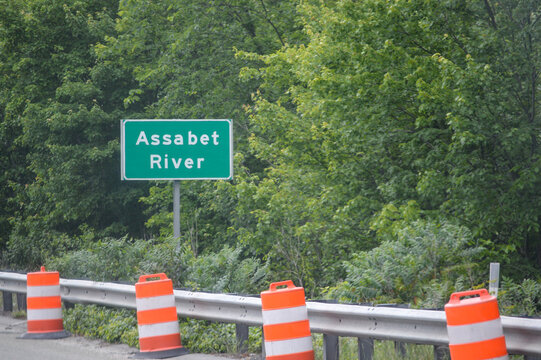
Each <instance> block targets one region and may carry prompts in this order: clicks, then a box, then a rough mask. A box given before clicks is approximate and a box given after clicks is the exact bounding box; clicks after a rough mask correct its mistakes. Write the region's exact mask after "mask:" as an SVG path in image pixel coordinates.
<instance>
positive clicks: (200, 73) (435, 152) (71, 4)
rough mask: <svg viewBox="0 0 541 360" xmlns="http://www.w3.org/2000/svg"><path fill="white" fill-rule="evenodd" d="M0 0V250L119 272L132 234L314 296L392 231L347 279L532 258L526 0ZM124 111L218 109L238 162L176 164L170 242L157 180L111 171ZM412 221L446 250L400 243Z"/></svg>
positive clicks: (532, 102) (164, 255) (173, 255)
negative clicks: (196, 176) (177, 194)
mask: <svg viewBox="0 0 541 360" xmlns="http://www.w3.org/2000/svg"><path fill="white" fill-rule="evenodd" d="M0 5H2V6H0V93H1V95H2V96H0V169H1V171H0V249H1V250H2V261H3V263H5V264H8V265H10V266H12V267H19V268H36V267H37V266H38V265H40V264H41V263H43V262H47V261H49V262H50V263H52V264H57V265H58V266H65V267H66V269H71V270H74V269H72V268H70V266H68V265H69V264H78V263H79V261H80V260H82V259H84V258H85V257H87V256H88V257H89V258H92V263H95V264H98V265H96V266H97V268H99V267H101V266H104V265H103V264H101V263H99V261H98V259H99V257H100V256H101V255H100V254H105V253H106V254H107V255H111V256H113V255H114V254H117V255H118V258H114V259H111V261H112V263H114V264H117V268H115V269H112V270H111V271H113V270H118V274H117V275H118V277H119V278H120V277H127V276H128V274H132V273H134V272H135V271H136V269H135V268H133V267H130V265H128V264H127V263H126V262H125V261H124V260H123V259H122V258H123V257H125V256H133V257H134V258H137V259H139V260H140V261H141V263H140V264H139V265H138V266H139V267H138V268H137V270H144V271H151V270H153V269H156V268H157V267H158V266H160V265H163V266H167V267H169V268H171V269H176V271H178V272H188V273H190V274H191V276H193V279H194V280H193V281H194V284H195V285H194V286H202V287H204V288H208V289H213V290H216V291H241V290H242V287H239V286H237V285H238V284H239V283H243V282H245V283H246V284H247V289H249V290H250V291H254V292H257V288H258V287H259V286H262V281H263V279H265V280H267V279H268V278H267V275H269V274H270V275H269V276H271V277H272V278H273V279H274V278H276V279H277V280H282V279H285V278H291V279H293V280H294V281H295V282H296V283H297V284H298V285H302V286H305V287H306V288H307V293H308V294H309V295H310V296H316V295H318V294H321V293H322V292H323V291H324V290H323V289H325V288H333V289H334V288H335V287H336V286H337V284H344V281H345V280H347V281H348V283H358V284H359V283H363V282H364V281H365V280H366V281H368V280H369V279H368V280H367V278H365V277H363V276H365V275H363V274H360V273H359V271H360V270H359V269H364V268H366V267H367V266H381V267H383V269H387V268H386V264H387V263H388V262H389V261H392V258H393V255H392V254H394V253H400V254H401V255H400V259H398V260H396V265H397V266H399V267H404V268H405V270H403V271H400V273H396V272H390V273H389V274H390V275H389V276H388V277H392V278H393V279H385V280H389V281H391V283H392V284H394V285H393V286H394V287H392V286H391V287H389V286H390V285H389V286H388V285H384V284H383V283H381V284H379V285H378V286H379V288H378V289H386V290H381V292H378V291H380V290H377V291H375V290H374V291H375V292H374V291H373V292H372V293H371V294H372V295H369V294H368V292H367V293H366V294H364V293H363V294H360V293H358V294H357V295H355V296H354V295H352V296H351V299H361V300H363V301H364V300H368V299H369V298H370V296H375V297H388V298H389V299H399V300H400V301H413V298H416V297H420V296H425V297H427V298H429V297H431V296H432V295H434V294H436V293H438V294H446V292H448V291H449V289H451V288H453V287H454V288H458V287H459V286H458V285H460V284H458V285H457V281H458V280H457V278H456V277H454V278H452V279H451V278H449V279H446V278H445V277H446V276H448V273H447V272H446V271H444V270H441V269H448V268H450V267H453V264H454V266H456V268H461V269H463V268H468V266H469V264H470V263H472V262H474V259H475V261H477V262H478V263H480V266H482V265H483V264H484V262H486V261H488V259H489V258H490V260H491V261H500V262H502V263H503V264H504V265H505V266H504V267H503V268H504V269H506V270H505V271H507V272H508V274H506V275H508V276H509V277H510V278H512V279H520V280H522V277H524V276H525V274H527V275H528V276H530V275H532V276H534V275H533V274H535V273H536V271H537V270H538V269H539V267H541V258H540V257H539V254H541V229H540V226H539V224H540V222H541V205H540V204H541V201H540V200H541V199H540V194H541V193H540V192H539V190H538V189H539V188H540V185H541V176H540V175H541V158H540V155H541V150H540V148H541V146H540V142H541V139H540V130H541V129H540V126H541V125H540V120H541V119H540V111H539V102H540V100H539V91H540V86H539V71H540V70H539V69H540V67H541V63H540V61H541V56H539V55H540V46H541V40H540V36H541V21H540V20H539V18H540V16H541V8H540V4H539V2H538V1H535V0H486V1H473V0H410V1H401V0H363V1H354V0H335V1H326V2H322V1H313V0H296V1H279V0H212V1H209V0H195V1H193V0H191V1H187V0H156V1H154V0H153V1H150V0H138V1H133V0H120V1H116V0H99V1H93V2H82V1H78V0H69V1H62V2H61V1H57V0H50V1H44V0H26V1H22V0H10V1H6V0H0ZM122 118H232V119H233V123H234V134H235V152H236V153H235V178H234V180H233V181H231V182H223V181H220V182H210V181H198V182H196V181H191V182H183V183H182V186H181V193H182V194H181V229H182V237H181V239H180V243H181V244H174V245H173V244H172V243H170V240H169V236H170V235H171V229H172V200H171V186H170V184H168V183H165V182H156V183H143V182H122V181H121V180H120V176H119V123H120V119H122ZM429 238H435V239H437V240H438V243H439V244H440V245H441V247H439V248H438V249H439V250H438V251H440V252H443V251H444V249H446V250H445V251H449V254H448V255H449V257H448V258H445V259H444V260H442V261H443V262H442V263H437V262H436V265H434V264H435V263H434V262H432V261H435V259H433V258H431V257H430V256H429V255H427V256H425V257H422V260H419V259H420V258H419V259H417V260H416V259H413V258H412V257H411V256H410V255H408V254H409V253H408V252H410V251H412V252H413V253H418V254H419V256H421V255H422V250H426V249H423V248H422V244H424V243H425V241H426V239H429ZM115 239H116V240H115ZM140 239H142V240H140ZM451 239H455V240H456V241H457V243H456V244H454V245H453V244H451V243H449V241H451ZM141 241H142V242H148V243H150V244H156V246H155V247H154V248H147V247H146V245H145V246H143V243H142V242H141ZM136 245H137V246H141V247H140V248H138V247H137V246H136ZM455 245H456V246H455ZM133 246H135V247H133ZM123 248H126V249H123ZM128 248H130V249H131V250H130V251H132V252H130V251H128V250H127V249H128ZM179 249H182V251H181V252H179V251H180V250H179ZM479 249H483V250H479ZM136 250H137V251H136ZM126 251H127V252H126ZM138 251H141V252H138ZM142 251H147V252H148V254H147V255H144V254H143V253H142ZM470 252H472V255H471V257H465V256H461V254H462V255H464V254H470ZM145 256H146V257H145ZM370 256H374V259H371V258H370ZM423 256H424V255H423ZM466 258H467V259H466ZM178 259H181V261H180V260H179V265H178V266H177V268H175V265H174V263H175V262H176V261H177V260H178ZM188 259H189V260H188ZM376 259H380V260H381V259H387V260H381V261H383V263H377V261H376ZM55 261H56V262H55ZM371 261H376V263H372V262H371ZM378 261H379V260H378ZM417 262H419V263H417ZM263 264H264V265H263ZM423 266H427V267H429V268H431V269H432V268H434V267H436V268H438V269H440V270H441V271H440V270H438V271H434V272H433V274H434V278H435V279H436V280H435V281H437V279H442V281H443V282H442V283H445V284H448V285H449V286H448V287H446V288H443V287H441V288H439V289H436V286H435V283H433V282H432V280H433V279H432V278H431V277H430V276H428V275H427V276H424V275H423V274H424V272H423V271H424V270H423V269H424V268H423ZM431 266H432V267H431ZM224 269H225V270H224ZM87 270H88V273H87V275H88V274H92V276H94V275H95V276H99V273H98V272H97V270H96V269H94V268H90V267H87ZM222 270H223V271H224V272H223V273H221V271H222ZM237 272H238V273H237ZM355 274H357V275H355ZM366 274H370V279H372V280H373V279H376V275H374V274H372V273H371V272H366ZM408 274H409V275H408ZM83 275H84V274H81V275H80V276H83ZM222 275H223V276H222ZM406 275H408V276H410V275H411V276H413V277H415V276H417V277H418V278H416V279H410V278H403V279H402V278H401V276H406ZM421 275H423V276H421ZM425 275H426V274H425ZM221 276H222V277H221ZM366 276H368V275H366ZM411 276H410V277H411ZM472 276H473V277H472V279H469V280H468V285H472V284H474V283H475V282H476V281H478V282H479V283H481V282H483V281H484V280H483V279H480V278H479V279H478V278H477V277H482V276H481V275H472ZM401 279H402V280H401ZM447 280H448V281H447ZM179 281H180V280H179ZM374 281H375V280H374ZM400 281H402V283H403V286H398V287H397V286H395V285H396V283H397V282H400ZM459 282H460V281H459ZM182 283H184V282H182ZM417 283H418V284H419V285H418V286H417V285H416V284H417ZM179 284H180V282H179ZM358 284H357V285H358ZM524 284H526V285H528V284H529V283H527V282H525V283H524ZM425 286H428V288H430V289H432V290H430V291H428V290H426V289H427V287H425ZM442 286H443V285H442ZM391 288H392V289H391ZM390 289H391V290H390ZM367 291H368V290H367ZM516 292H518V290H517V291H516ZM434 296H436V295H434ZM434 299H435V298H434ZM415 301H417V300H415ZM427 301H428V300H427ZM436 302H437V301H435V303H436ZM418 303H419V304H420V303H422V301H420V300H419V301H418Z"/></svg>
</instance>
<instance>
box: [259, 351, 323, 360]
mask: <svg viewBox="0 0 541 360" xmlns="http://www.w3.org/2000/svg"><path fill="white" fill-rule="evenodd" d="M266 359H267V360H314V351H305V352H300V353H295V354H287V355H275V356H267V357H266Z"/></svg>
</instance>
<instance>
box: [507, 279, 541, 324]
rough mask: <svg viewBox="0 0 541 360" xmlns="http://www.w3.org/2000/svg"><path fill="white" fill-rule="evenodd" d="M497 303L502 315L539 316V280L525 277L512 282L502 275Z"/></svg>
mask: <svg viewBox="0 0 541 360" xmlns="http://www.w3.org/2000/svg"><path fill="white" fill-rule="evenodd" d="M501 288H502V290H501V291H500V292H499V294H498V304H499V305H500V309H501V312H502V314H503V315H510V316H541V282H539V281H535V280H532V279H525V280H523V281H522V283H519V284H517V283H514V282H513V281H512V280H511V279H509V278H506V277H503V278H502V284H501Z"/></svg>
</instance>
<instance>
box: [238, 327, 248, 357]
mask: <svg viewBox="0 0 541 360" xmlns="http://www.w3.org/2000/svg"><path fill="white" fill-rule="evenodd" d="M248 330H249V329H248V325H244V324H235V332H236V335H237V353H239V354H243V353H245V352H247V351H248Z"/></svg>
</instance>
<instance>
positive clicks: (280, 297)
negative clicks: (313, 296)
mask: <svg viewBox="0 0 541 360" xmlns="http://www.w3.org/2000/svg"><path fill="white" fill-rule="evenodd" d="M297 289H298V290H297ZM297 289H295V290H285V289H284V290H281V291H280V290H278V291H273V292H267V291H265V292H262V293H261V306H262V308H263V310H273V309H284V308H291V307H296V306H303V305H305V304H306V301H305V296H304V289H303V288H297Z"/></svg>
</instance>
